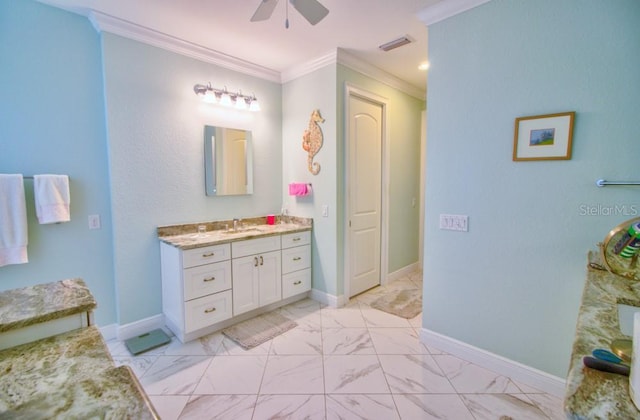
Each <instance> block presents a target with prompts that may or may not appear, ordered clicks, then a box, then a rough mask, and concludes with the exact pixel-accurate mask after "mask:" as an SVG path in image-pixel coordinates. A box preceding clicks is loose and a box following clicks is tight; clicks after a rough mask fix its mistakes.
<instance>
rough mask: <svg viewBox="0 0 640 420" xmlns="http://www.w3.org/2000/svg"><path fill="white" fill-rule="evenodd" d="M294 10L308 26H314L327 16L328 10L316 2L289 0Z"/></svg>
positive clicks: (315, 0) (314, 0)
mask: <svg viewBox="0 0 640 420" xmlns="http://www.w3.org/2000/svg"><path fill="white" fill-rule="evenodd" d="M290 1H291V4H292V5H293V7H295V9H296V10H297V11H298V12H300V14H301V15H302V16H304V18H305V19H307V20H308V21H309V23H310V24H312V25H315V24H316V23H318V22H320V21H321V20H322V19H324V18H325V16H327V15H328V14H329V9H327V8H326V7H324V6H323V5H321V4H320V3H319V2H318V0H290Z"/></svg>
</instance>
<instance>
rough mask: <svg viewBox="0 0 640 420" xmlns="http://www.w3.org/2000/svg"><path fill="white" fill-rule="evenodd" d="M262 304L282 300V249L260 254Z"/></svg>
mask: <svg viewBox="0 0 640 420" xmlns="http://www.w3.org/2000/svg"><path fill="white" fill-rule="evenodd" d="M258 258H259V264H260V265H259V267H260V306H264V305H268V304H270V303H273V302H277V301H279V300H282V262H281V261H280V260H281V257H280V251H274V252H267V253H265V254H260V255H259V256H258Z"/></svg>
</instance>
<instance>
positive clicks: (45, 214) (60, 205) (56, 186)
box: [33, 175, 71, 225]
mask: <svg viewBox="0 0 640 420" xmlns="http://www.w3.org/2000/svg"><path fill="white" fill-rule="evenodd" d="M33 195H34V197H35V202H36V216H38V222H40V224H41V225H44V224H47V223H60V222H68V221H69V220H71V213H70V211H69V204H70V201H71V200H70V199H71V196H70V194H69V177H68V176H67V175H34V177H33Z"/></svg>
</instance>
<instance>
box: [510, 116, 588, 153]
mask: <svg viewBox="0 0 640 420" xmlns="http://www.w3.org/2000/svg"><path fill="white" fill-rule="evenodd" d="M575 115H576V113H575V112H573V111H572V112H563V113H560V114H547V115H534V116H531V117H520V118H516V127H515V135H514V137H513V160H514V161H517V160H569V159H571V141H572V138H573V119H574V117H575Z"/></svg>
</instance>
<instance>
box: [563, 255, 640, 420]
mask: <svg viewBox="0 0 640 420" xmlns="http://www.w3.org/2000/svg"><path fill="white" fill-rule="evenodd" d="M589 263H590V264H589V268H588V272H587V281H586V283H585V286H584V291H583V293H582V305H581V306H580V312H579V314H578V322H577V325H576V336H575V340H574V343H573V351H572V354H571V363H570V367H569V374H568V376H567V386H566V394H565V401H564V407H565V413H566V414H567V418H570V419H614V418H615V419H640V411H638V409H636V407H635V405H634V404H633V402H632V401H631V397H630V395H629V377H627V376H622V375H617V374H614V373H607V372H601V371H599V370H595V369H590V368H587V367H585V366H583V363H582V358H583V357H584V356H590V355H591V352H592V351H593V350H594V349H597V348H604V349H608V348H609V345H610V343H611V342H612V341H613V340H615V339H623V338H626V339H629V338H630V337H628V336H625V335H623V334H622V332H621V331H620V325H619V319H618V309H617V305H618V303H625V304H631V305H634V306H638V305H640V282H637V281H631V280H628V279H626V278H624V277H620V276H617V275H615V274H611V273H609V272H608V271H606V270H604V269H603V267H602V266H601V262H600V256H599V253H597V252H595V251H593V252H590V253H589Z"/></svg>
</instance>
